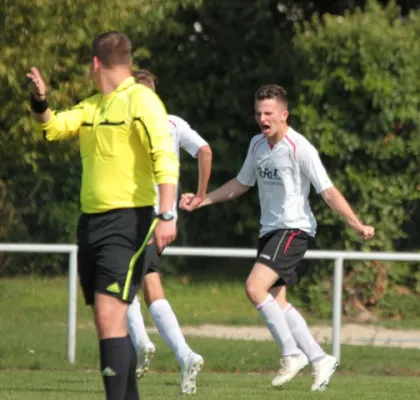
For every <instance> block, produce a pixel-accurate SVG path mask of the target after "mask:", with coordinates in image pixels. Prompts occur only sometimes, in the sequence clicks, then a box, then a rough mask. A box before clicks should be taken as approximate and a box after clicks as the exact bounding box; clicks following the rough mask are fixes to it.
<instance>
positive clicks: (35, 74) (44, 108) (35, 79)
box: [27, 67, 84, 140]
mask: <svg viewBox="0 0 420 400" xmlns="http://www.w3.org/2000/svg"><path fill="white" fill-rule="evenodd" d="M27 77H28V78H29V79H30V80H31V119H32V125H33V127H34V129H35V131H37V132H39V133H43V134H44V136H45V138H46V139H47V140H61V139H67V138H70V137H72V136H76V135H77V134H78V133H79V129H80V126H81V125H82V122H83V107H84V106H83V104H82V103H81V104H78V105H77V106H75V107H73V108H71V109H70V110H67V111H63V112H60V113H56V112H53V111H51V110H50V108H49V105H48V100H47V86H46V84H45V82H44V79H43V78H42V76H41V74H40V72H39V71H38V69H37V68H35V67H32V68H31V70H30V72H29V73H28V74H27Z"/></svg>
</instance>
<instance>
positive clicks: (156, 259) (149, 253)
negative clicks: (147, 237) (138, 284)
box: [144, 242, 161, 275]
mask: <svg viewBox="0 0 420 400" xmlns="http://www.w3.org/2000/svg"><path fill="white" fill-rule="evenodd" d="M160 257H161V253H159V252H158V249H157V247H156V243H154V242H153V243H152V244H149V245H147V247H146V249H145V262H144V269H145V275H147V274H150V273H151V272H158V273H159V272H160Z"/></svg>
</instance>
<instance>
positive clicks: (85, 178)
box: [32, 77, 179, 214]
mask: <svg viewBox="0 0 420 400" xmlns="http://www.w3.org/2000/svg"><path fill="white" fill-rule="evenodd" d="M32 123H33V126H34V128H35V130H36V131H38V132H43V133H44V135H45V138H46V139H47V140H61V139H67V138H71V137H75V136H79V140H80V156H81V159H82V167H83V172H82V187H81V193H80V202H81V208H82V211H83V212H84V213H88V214H90V213H100V212H105V211H109V210H113V209H117V208H129V207H143V206H153V205H154V204H155V200H156V193H155V189H154V185H155V183H157V184H161V183H172V184H176V183H177V180H178V174H179V163H178V160H177V156H176V154H175V152H174V147H173V143H172V139H171V135H170V132H169V128H168V118H167V114H166V110H165V107H164V105H163V104H162V102H161V101H160V99H159V97H158V96H157V95H156V94H155V93H154V92H153V91H152V90H150V89H149V88H147V87H145V86H143V85H139V84H136V83H135V80H134V78H133V77H130V78H127V79H126V80H125V81H124V82H122V83H121V85H120V86H118V88H117V89H116V90H114V91H113V92H112V93H110V94H108V95H102V94H96V95H94V96H92V97H90V98H88V99H86V100H84V101H82V102H81V103H79V104H78V105H76V106H75V107H73V108H71V109H69V110H66V111H62V112H55V111H52V112H51V118H50V120H49V121H48V122H46V123H44V124H40V123H38V122H36V121H34V120H32Z"/></svg>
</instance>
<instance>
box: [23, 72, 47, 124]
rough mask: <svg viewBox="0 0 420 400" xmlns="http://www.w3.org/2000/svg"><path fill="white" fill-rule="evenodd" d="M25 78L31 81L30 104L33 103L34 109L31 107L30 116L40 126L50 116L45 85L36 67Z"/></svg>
mask: <svg viewBox="0 0 420 400" xmlns="http://www.w3.org/2000/svg"><path fill="white" fill-rule="evenodd" d="M26 76H27V77H28V78H29V79H30V80H31V95H32V96H33V98H32V102H33V103H35V109H34V107H32V110H31V116H32V118H33V119H34V120H35V121H37V122H39V123H41V124H42V123H45V122H48V121H49V119H50V116H51V114H50V110H49V108H48V103H47V85H46V84H45V82H44V79H43V78H42V75H41V73H40V72H39V70H38V68H36V67H32V68H31V69H30V72H28V73H27V74H26ZM45 107H46V109H45ZM44 109H45V110H44ZM37 111H41V112H37Z"/></svg>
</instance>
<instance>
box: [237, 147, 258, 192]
mask: <svg viewBox="0 0 420 400" xmlns="http://www.w3.org/2000/svg"><path fill="white" fill-rule="evenodd" d="M253 148H254V140H251V143H250V145H249V148H248V153H247V155H246V158H245V161H244V163H243V165H242V168H241V170H240V171H239V174H238V175H237V177H236V179H237V180H238V181H239V183H241V184H242V185H246V186H254V185H255V182H256V180H257V176H256V174H255V165H254V155H253Z"/></svg>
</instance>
